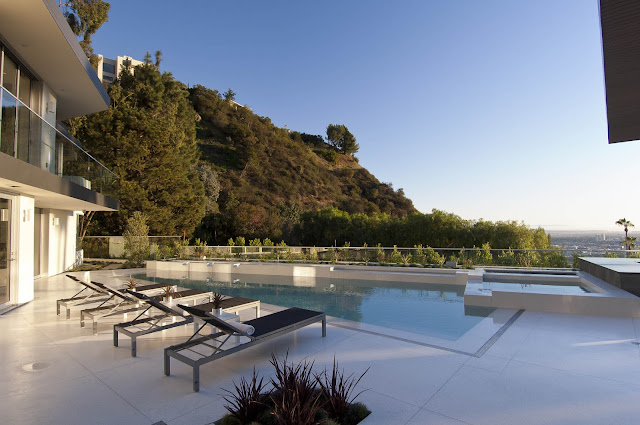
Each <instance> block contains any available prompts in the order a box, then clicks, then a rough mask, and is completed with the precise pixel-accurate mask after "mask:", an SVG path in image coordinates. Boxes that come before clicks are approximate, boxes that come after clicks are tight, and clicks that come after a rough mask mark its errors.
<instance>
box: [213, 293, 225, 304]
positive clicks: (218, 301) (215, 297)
mask: <svg viewBox="0 0 640 425" xmlns="http://www.w3.org/2000/svg"><path fill="white" fill-rule="evenodd" d="M223 298H224V297H223V295H222V294H219V293H217V292H215V293H214V294H213V296H212V297H211V302H212V303H213V308H220V306H222V299H223Z"/></svg>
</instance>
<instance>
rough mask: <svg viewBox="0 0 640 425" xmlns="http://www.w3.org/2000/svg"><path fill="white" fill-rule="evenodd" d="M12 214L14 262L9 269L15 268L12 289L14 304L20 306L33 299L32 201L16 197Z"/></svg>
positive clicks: (27, 198) (23, 197)
mask: <svg viewBox="0 0 640 425" xmlns="http://www.w3.org/2000/svg"><path fill="white" fill-rule="evenodd" d="M15 204H16V205H15V207H14V208H13V212H14V214H15V219H14V231H15V236H14V238H13V242H14V244H15V245H14V248H13V251H14V253H15V257H14V258H15V260H14V261H12V262H11V267H15V271H14V274H13V277H14V288H16V287H17V288H16V289H17V292H14V294H17V297H16V298H15V299H14V300H15V302H17V303H19V304H21V303H25V302H27V301H31V300H32V299H33V223H34V220H33V213H34V199H33V198H29V197H26V196H18V197H16V200H15Z"/></svg>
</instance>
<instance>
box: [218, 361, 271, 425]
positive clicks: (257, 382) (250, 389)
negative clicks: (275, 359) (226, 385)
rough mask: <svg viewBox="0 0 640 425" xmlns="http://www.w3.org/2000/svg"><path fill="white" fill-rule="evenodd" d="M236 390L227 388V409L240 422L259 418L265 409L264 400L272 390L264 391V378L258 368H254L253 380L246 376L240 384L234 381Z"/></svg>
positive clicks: (225, 397)
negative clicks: (258, 372) (247, 378)
mask: <svg viewBox="0 0 640 425" xmlns="http://www.w3.org/2000/svg"><path fill="white" fill-rule="evenodd" d="M233 386H234V391H229V390H225V391H226V392H227V394H226V395H224V396H223V398H224V400H225V401H226V402H227V403H228V404H227V405H225V406H224V408H225V409H227V410H228V411H229V413H231V415H233V416H234V417H235V418H237V419H238V421H239V423H243V424H245V423H249V422H252V421H255V420H257V419H258V418H259V416H260V414H261V413H262V411H263V410H264V409H265V404H264V401H265V399H267V398H268V397H269V396H270V392H266V393H265V392H264V390H265V383H264V378H259V376H258V374H257V372H256V368H255V367H254V368H253V374H252V375H251V381H247V380H246V379H245V378H244V376H243V377H242V378H240V384H239V385H237V384H236V383H235V382H234V383H233Z"/></svg>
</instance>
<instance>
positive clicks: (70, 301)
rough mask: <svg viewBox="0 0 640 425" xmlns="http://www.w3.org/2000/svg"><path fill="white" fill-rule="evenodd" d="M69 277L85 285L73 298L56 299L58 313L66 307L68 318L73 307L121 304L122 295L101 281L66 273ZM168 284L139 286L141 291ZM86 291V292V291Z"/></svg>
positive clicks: (83, 307) (156, 288)
mask: <svg viewBox="0 0 640 425" xmlns="http://www.w3.org/2000/svg"><path fill="white" fill-rule="evenodd" d="M65 276H67V277H68V278H69V279H71V280H73V281H75V282H77V283H79V284H80V285H82V286H83V288H82V289H81V290H80V292H77V293H76V294H75V295H74V296H73V297H71V298H63V299H60V300H57V301H56V310H57V314H58V315H59V314H60V307H61V306H62V307H64V308H65V309H66V310H67V319H69V318H70V317H71V309H72V308H75V307H79V308H80V309H81V310H82V309H88V308H90V307H89V306H90V305H91V304H94V305H95V304H98V303H100V304H98V305H99V306H103V307H104V308H107V307H106V304H108V303H110V302H113V305H117V304H119V301H120V297H114V295H113V293H112V292H110V291H111V289H110V288H108V287H107V286H105V285H104V284H102V283H100V282H94V281H89V282H85V281H83V280H81V279H78V278H77V277H75V276H72V275H69V274H68V275H65ZM164 286H166V284H162V283H152V284H149V285H142V286H139V287H138V290H139V291H157V290H159V289H162V288H163V287H164ZM85 291H86V292H85Z"/></svg>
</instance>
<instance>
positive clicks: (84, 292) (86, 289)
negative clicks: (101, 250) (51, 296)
mask: <svg viewBox="0 0 640 425" xmlns="http://www.w3.org/2000/svg"><path fill="white" fill-rule="evenodd" d="M65 276H67V277H68V278H69V279H71V280H73V281H75V282H77V283H79V284H80V285H82V286H83V288H82V289H81V290H80V291H79V292H77V293H75V294H74V295H73V296H72V297H70V298H61V299H59V300H57V301H56V313H57V314H58V315H60V307H61V306H62V307H64V308H65V309H66V310H67V319H69V318H70V317H71V307H74V306H79V305H88V304H95V303H98V302H103V301H106V300H108V299H110V297H111V294H109V292H108V291H107V290H106V289H104V288H103V287H102V285H96V284H94V283H93V282H84V281H82V280H80V279H78V278H77V277H75V276H71V275H69V274H68V275H65Z"/></svg>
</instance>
